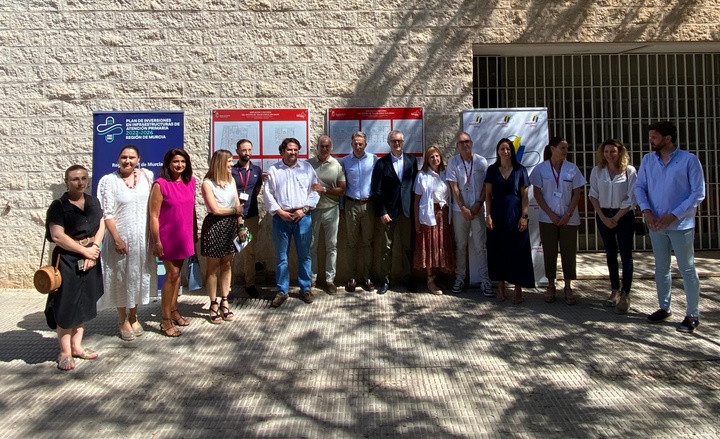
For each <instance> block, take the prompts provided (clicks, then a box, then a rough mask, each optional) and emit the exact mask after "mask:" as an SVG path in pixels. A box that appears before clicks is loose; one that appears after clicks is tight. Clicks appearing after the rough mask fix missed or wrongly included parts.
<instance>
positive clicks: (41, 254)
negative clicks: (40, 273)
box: [40, 236, 47, 267]
mask: <svg viewBox="0 0 720 439" xmlns="http://www.w3.org/2000/svg"><path fill="white" fill-rule="evenodd" d="M46 242H47V239H45V237H44V236H43V248H42V251H41V252H40V267H42V266H43V258H44V257H45V243H46Z"/></svg>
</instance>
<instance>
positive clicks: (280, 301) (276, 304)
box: [270, 293, 288, 308]
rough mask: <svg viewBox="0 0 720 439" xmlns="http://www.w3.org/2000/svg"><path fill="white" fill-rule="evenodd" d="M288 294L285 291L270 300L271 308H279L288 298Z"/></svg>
mask: <svg viewBox="0 0 720 439" xmlns="http://www.w3.org/2000/svg"><path fill="white" fill-rule="evenodd" d="M287 298H288V295H287V294H283V293H277V294H276V295H275V298H274V299H273V301H272V302H270V308H277V307H279V306H280V305H282V304H283V303H285V301H286V300H287Z"/></svg>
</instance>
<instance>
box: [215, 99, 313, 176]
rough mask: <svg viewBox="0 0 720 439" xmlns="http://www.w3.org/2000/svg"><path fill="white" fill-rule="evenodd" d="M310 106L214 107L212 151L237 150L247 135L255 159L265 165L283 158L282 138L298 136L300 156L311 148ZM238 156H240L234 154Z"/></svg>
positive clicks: (303, 155)
mask: <svg viewBox="0 0 720 439" xmlns="http://www.w3.org/2000/svg"><path fill="white" fill-rule="evenodd" d="M309 120H310V111H309V110H308V109H307V108H241V109H214V110H211V112H210V154H211V155H212V154H213V153H214V152H215V151H217V150H218V149H226V150H228V151H231V152H233V154H234V153H235V151H236V150H237V142H238V141H239V140H240V139H248V140H250V142H251V143H252V144H253V152H252V160H253V161H255V162H260V163H262V168H263V169H266V168H267V167H268V166H269V165H272V164H273V163H275V162H277V160H278V159H279V158H280V154H279V151H278V146H279V145H280V144H281V143H282V141H283V139H286V138H295V139H297V140H298V141H299V142H300V154H299V155H298V156H299V157H300V158H307V157H308V152H309V143H310V139H309V134H308V125H309ZM234 158H237V156H234Z"/></svg>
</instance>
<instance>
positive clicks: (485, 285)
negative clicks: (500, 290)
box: [480, 279, 495, 297]
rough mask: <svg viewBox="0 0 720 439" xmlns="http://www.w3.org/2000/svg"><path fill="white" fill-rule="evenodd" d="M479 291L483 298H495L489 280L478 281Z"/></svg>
mask: <svg viewBox="0 0 720 439" xmlns="http://www.w3.org/2000/svg"><path fill="white" fill-rule="evenodd" d="M480 289H481V290H482V292H483V294H484V295H485V297H495V291H493V287H492V284H491V283H490V281H489V280H487V279H483V280H481V281H480Z"/></svg>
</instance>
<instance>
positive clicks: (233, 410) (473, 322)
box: [0, 260, 720, 438]
mask: <svg viewBox="0 0 720 439" xmlns="http://www.w3.org/2000/svg"><path fill="white" fill-rule="evenodd" d="M601 263H602V264H604V261H603V260H601ZM600 271H602V270H600ZM605 283H606V280H580V281H577V282H576V283H575V284H574V285H575V289H576V292H577V293H578V295H579V296H580V297H581V299H580V301H579V303H578V305H576V306H574V307H569V306H567V305H565V303H564V302H563V301H562V300H560V298H559V300H558V301H557V302H556V303H553V304H546V303H544V302H543V300H542V297H541V295H540V294H539V293H537V292H528V293H526V295H525V302H524V303H523V304H522V305H520V306H512V305H510V304H508V303H507V302H506V303H504V304H498V303H496V302H495V301H493V300H487V299H485V298H484V297H482V296H481V295H479V294H478V293H477V292H476V291H475V292H468V293H465V294H463V295H460V296H450V295H446V296H440V297H436V296H432V295H429V294H407V293H399V292H391V293H389V294H387V295H385V296H377V295H372V294H366V295H362V294H357V295H350V294H339V295H337V296H332V297H331V296H327V295H323V294H320V295H318V299H317V300H316V301H315V303H313V304H311V305H307V304H304V303H302V302H301V301H300V300H298V299H292V300H289V301H288V302H286V303H285V304H284V305H283V306H282V307H281V308H278V309H276V310H272V309H269V308H268V307H267V304H268V302H267V300H259V299H252V300H245V301H242V300H241V301H238V302H236V303H235V304H233V310H234V312H235V313H236V316H237V317H236V320H235V321H233V322H223V323H222V324H221V325H212V324H210V323H209V322H208V321H207V319H206V316H207V298H206V297H203V296H200V295H187V294H186V295H183V296H182V298H181V299H180V310H181V312H182V313H183V314H184V315H187V316H188V317H189V318H191V320H192V324H191V326H190V327H188V328H183V336H182V337H179V338H178V339H169V338H167V337H164V336H162V335H161V334H159V332H158V324H159V317H158V313H159V306H158V304H157V303H154V304H150V305H148V306H146V307H143V308H141V312H140V318H141V320H142V321H143V322H145V328H146V335H145V336H143V337H142V338H140V339H138V340H137V341H135V342H132V343H127V342H122V341H121V340H120V339H119V338H118V337H117V334H116V332H117V327H116V323H115V317H114V315H113V312H101V313H100V314H99V315H98V318H96V319H95V320H93V321H91V322H89V323H88V325H87V329H86V334H87V335H86V340H87V341H86V344H87V345H88V346H93V347H95V348H96V349H98V350H99V351H100V353H101V358H100V359H99V360H97V361H93V362H90V361H82V362H80V361H79V362H78V368H77V370H76V371H73V372H70V373H62V372H60V371H57V370H56V369H55V363H54V359H55V355H56V349H57V348H56V341H55V338H54V334H53V333H52V331H49V330H48V329H47V328H46V327H45V326H44V319H43V318H42V313H41V310H42V305H43V298H41V297H38V295H37V293H33V292H29V291H22V292H19V291H0V300H3V303H4V304H6V308H7V312H6V313H5V314H4V317H0V334H2V337H0V347H1V349H0V360H1V361H0V376H1V377H2V380H0V389H1V390H2V391H1V392H0V407H3V412H5V413H4V415H3V416H2V418H1V419H0V436H2V437H29V436H32V437H84V436H86V435H89V434H86V432H87V431H88V430H87V426H91V428H92V430H91V432H92V434H93V435H94V436H93V437H120V436H122V437H173V438H176V437H208V435H214V436H218V435H219V436H221V437H333V438H336V437H353V438H354V437H379V436H386V437H413V438H415V437H433V438H435V437H501V436H502V437H512V438H522V437H532V438H535V437H641V436H643V434H638V433H639V432H640V433H641V432H648V431H651V430H650V429H652V428H653V427H654V426H657V425H662V426H664V427H665V428H666V429H667V430H666V433H667V434H668V435H680V436H682V435H683V434H684V432H686V431H687V428H688V427H692V428H693V432H694V433H695V434H696V435H697V436H698V437H703V436H704V437H717V435H718V434H720V431H718V424H717V422H714V421H716V415H714V413H718V412H720V392H719V387H720V385H719V384H718V383H720V367H718V366H719V364H718V363H719V362H720V361H719V359H720V347H719V346H718V344H717V343H716V340H717V339H718V337H717V336H718V334H720V330H719V328H718V323H717V320H718V317H719V316H720V304H719V303H720V302H719V301H718V297H717V292H718V290H719V289H720V288H719V287H720V279H717V280H716V279H715V278H703V279H702V280H701V285H702V286H703V291H704V293H703V299H702V302H701V309H702V313H703V320H702V322H703V323H702V325H701V327H700V329H699V331H698V333H697V334H694V335H691V336H688V335H685V334H680V333H677V332H676V331H675V325H676V324H677V322H678V321H679V320H681V318H680V317H678V316H681V315H682V310H683V309H684V299H683V298H682V297H681V296H682V294H678V292H680V290H679V288H681V282H680V281H678V280H676V281H674V284H673V285H674V288H676V290H675V294H674V296H673V299H674V300H673V307H674V309H675V310H676V316H674V317H673V318H672V323H666V324H661V325H649V324H647V323H645V317H646V315H647V313H649V312H652V311H654V309H655V308H656V307H657V304H656V300H657V299H656V297H655V291H654V285H653V283H652V281H645V280H638V281H636V282H635V287H634V291H633V299H632V300H633V306H632V308H631V312H630V313H629V314H628V315H626V316H618V315H615V314H614V313H613V312H612V311H611V310H608V309H607V308H605V307H603V306H602V301H603V300H604V298H605V297H606V296H607V285H605ZM688 395H692V396H688ZM52 433H55V435H52Z"/></svg>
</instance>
